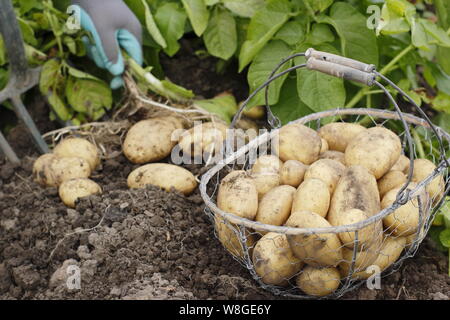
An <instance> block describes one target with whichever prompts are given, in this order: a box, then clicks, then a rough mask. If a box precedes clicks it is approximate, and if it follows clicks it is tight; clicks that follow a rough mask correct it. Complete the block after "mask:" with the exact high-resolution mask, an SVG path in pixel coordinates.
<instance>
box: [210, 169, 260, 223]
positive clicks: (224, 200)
mask: <svg viewBox="0 0 450 320" xmlns="http://www.w3.org/2000/svg"><path fill="white" fill-rule="evenodd" d="M217 206H218V207H219V209H221V210H223V211H225V212H229V213H233V214H235V215H237V216H239V217H242V218H246V219H250V220H253V219H254V218H255V217H256V213H257V211H258V191H257V189H256V186H255V183H254V182H253V179H252V178H251V176H250V175H249V174H248V173H247V172H245V171H233V172H231V173H229V174H228V175H227V176H226V177H225V178H223V180H222V181H221V183H220V186H219V192H218V195H217Z"/></svg>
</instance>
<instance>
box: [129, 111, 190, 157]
mask: <svg viewBox="0 0 450 320" xmlns="http://www.w3.org/2000/svg"><path fill="white" fill-rule="evenodd" d="M182 128H183V124H182V122H181V120H178V119H177V118H175V117H164V118H152V119H147V120H142V121H139V122H138V123H136V124H135V125H133V126H132V127H131V128H130V129H129V130H128V133H127V136H126V138H125V141H124V143H123V152H124V154H125V156H126V157H127V158H128V160H130V161H131V162H132V163H137V164H144V163H148V162H155V161H160V160H162V159H164V158H166V157H168V156H169V155H170V153H171V152H172V149H173V147H175V145H176V144H177V142H178V141H177V140H176V139H175V138H174V137H172V134H173V133H174V131H175V130H177V129H182Z"/></svg>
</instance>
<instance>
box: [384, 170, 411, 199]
mask: <svg viewBox="0 0 450 320" xmlns="http://www.w3.org/2000/svg"><path fill="white" fill-rule="evenodd" d="M406 180H407V177H406V175H405V174H404V173H403V172H402V171H397V170H391V171H389V172H388V173H386V174H385V175H384V176H383V177H382V178H381V179H380V180H378V191H380V196H381V197H384V195H385V194H386V193H388V192H389V191H391V190H392V189H395V188H398V187H402V186H403V185H404V184H405V183H406Z"/></svg>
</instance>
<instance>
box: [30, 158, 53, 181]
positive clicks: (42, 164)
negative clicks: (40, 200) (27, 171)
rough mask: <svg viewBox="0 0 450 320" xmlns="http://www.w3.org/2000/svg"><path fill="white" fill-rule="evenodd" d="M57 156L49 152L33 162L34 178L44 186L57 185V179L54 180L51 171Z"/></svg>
mask: <svg viewBox="0 0 450 320" xmlns="http://www.w3.org/2000/svg"><path fill="white" fill-rule="evenodd" d="M55 158H56V156H55V155H54V154H52V153H47V154H44V155H42V156H40V157H39V158H37V159H36V161H35V162H34V164H33V178H34V180H35V181H36V182H37V183H39V184H40V185H42V186H56V185H57V183H56V181H54V180H53V175H51V174H49V173H50V171H49V170H50V165H51V163H52V162H53V160H54V159H55Z"/></svg>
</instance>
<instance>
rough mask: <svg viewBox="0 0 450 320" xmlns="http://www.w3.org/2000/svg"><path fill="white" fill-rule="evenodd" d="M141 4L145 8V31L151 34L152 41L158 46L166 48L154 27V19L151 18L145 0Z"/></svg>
mask: <svg viewBox="0 0 450 320" xmlns="http://www.w3.org/2000/svg"><path fill="white" fill-rule="evenodd" d="M142 4H143V5H144V8H145V26H146V27H147V31H148V32H149V33H150V34H151V36H152V37H153V39H154V40H155V41H156V43H157V44H159V45H160V46H161V47H163V48H166V47H167V43H166V40H165V39H164V37H163V36H162V34H161V32H160V31H159V29H158V26H157V25H156V22H155V19H154V18H153V14H152V11H151V10H150V6H149V5H148V4H147V1H146V0H142Z"/></svg>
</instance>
